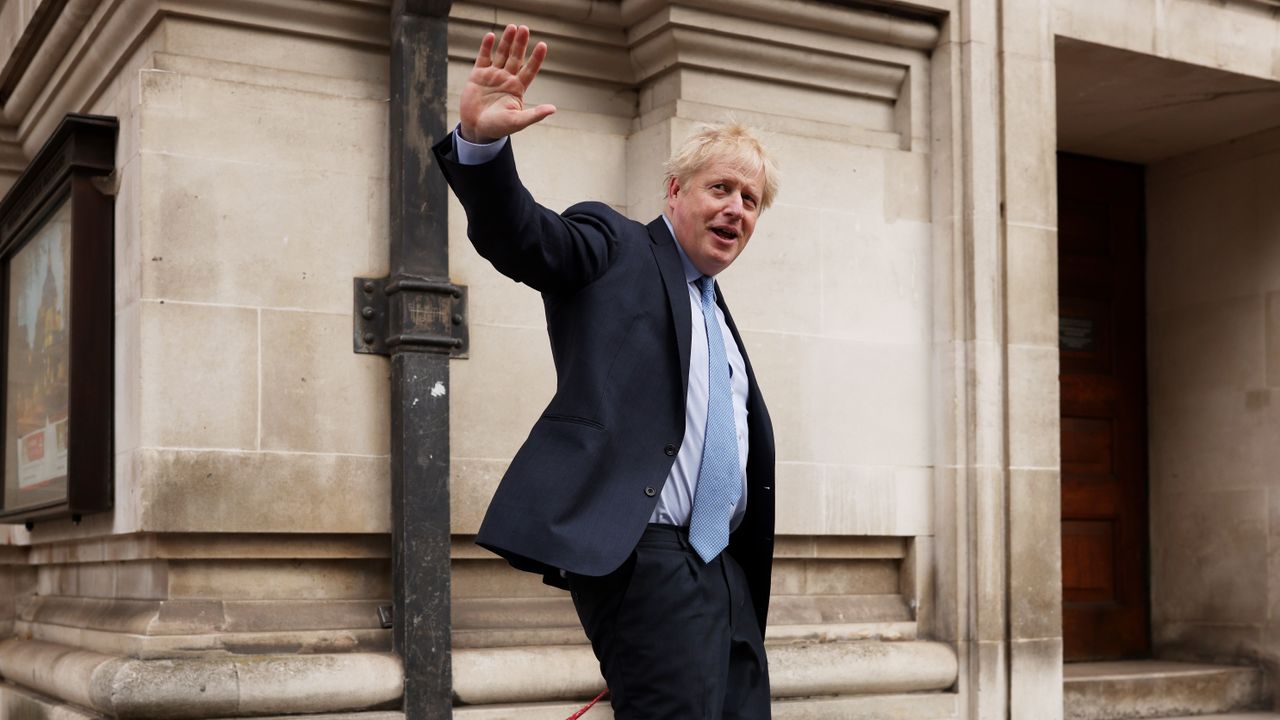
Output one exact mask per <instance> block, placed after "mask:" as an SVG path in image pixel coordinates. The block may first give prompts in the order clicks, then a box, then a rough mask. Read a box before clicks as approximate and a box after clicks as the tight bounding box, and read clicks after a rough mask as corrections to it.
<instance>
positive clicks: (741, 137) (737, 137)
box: [663, 122, 778, 211]
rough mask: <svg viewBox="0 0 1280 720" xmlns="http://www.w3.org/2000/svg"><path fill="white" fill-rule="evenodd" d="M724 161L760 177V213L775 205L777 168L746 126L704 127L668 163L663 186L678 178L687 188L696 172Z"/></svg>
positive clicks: (735, 124)
mask: <svg viewBox="0 0 1280 720" xmlns="http://www.w3.org/2000/svg"><path fill="white" fill-rule="evenodd" d="M717 161H723V162H726V163H729V164H731V165H733V166H735V167H737V168H739V169H741V170H744V171H746V172H748V173H751V174H759V175H760V177H761V180H762V185H763V187H762V188H761V190H760V210H761V211H763V210H765V209H767V208H768V207H769V206H770V205H771V204H773V198H774V197H776V196H777V194H778V167H777V165H775V164H774V162H773V158H772V157H770V156H769V153H768V152H766V151H765V149H764V144H763V143H761V142H760V139H759V138H757V137H756V136H755V134H754V133H752V132H751V130H750V129H748V128H747V127H746V126H745V125H742V124H741V123H737V122H729V123H725V124H723V125H704V126H702V127H701V128H700V129H699V130H698V131H697V132H695V133H694V134H693V135H690V136H689V139H687V140H685V141H684V145H682V146H681V147H680V149H679V150H676V152H675V153H674V154H673V155H672V156H671V158H670V159H668V160H667V162H666V165H664V166H663V169H664V170H665V171H666V178H665V180H664V181H663V183H664V184H666V185H669V184H670V183H671V179H672V178H675V179H676V180H678V181H679V182H680V184H681V185H685V184H687V183H688V182H689V180H690V178H692V177H693V175H694V173H696V172H698V171H699V170H701V169H702V168H704V167H707V166H708V165H711V164H712V163H714V162H717Z"/></svg>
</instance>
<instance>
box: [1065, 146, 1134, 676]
mask: <svg viewBox="0 0 1280 720" xmlns="http://www.w3.org/2000/svg"><path fill="white" fill-rule="evenodd" d="M1058 197H1059V203H1058V298H1059V325H1058V344H1059V360H1060V375H1059V378H1060V392H1061V408H1062V409H1061V428H1062V595H1063V618H1062V624H1063V640H1064V653H1065V659H1066V660H1068V661H1072V660H1104V659H1105V660H1114V659H1121V658H1135V657H1145V656H1147V655H1148V654H1149V653H1150V649H1151V643H1150V608H1149V602H1148V597H1149V593H1148V580H1147V579H1148V577H1149V573H1148V559H1147V558H1148V555H1147V422H1146V412H1147V408H1146V387H1147V378H1146V374H1147V369H1146V340H1145V331H1146V328H1145V322H1146V308H1145V290H1144V288H1145V283H1144V272H1145V250H1144V248H1145V241H1144V222H1143V218H1144V216H1145V212H1144V202H1143V197H1144V189H1143V168H1142V166H1140V165H1133V164H1129V163H1121V162H1114V161H1109V160H1102V159H1098V158H1091V157H1086V156H1080V155H1071V154H1066V153H1063V154H1060V155H1059V156H1058Z"/></svg>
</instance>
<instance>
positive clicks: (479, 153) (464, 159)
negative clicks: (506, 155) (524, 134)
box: [453, 125, 507, 165]
mask: <svg viewBox="0 0 1280 720" xmlns="http://www.w3.org/2000/svg"><path fill="white" fill-rule="evenodd" d="M506 144H507V138H505V137H504V138H499V139H497V140H494V141H493V142H491V143H473V142H467V141H466V140H465V139H463V137H462V126H461V125H459V126H458V127H457V128H455V129H454V131H453V149H454V150H455V151H456V152H457V153H458V164H459V165H483V164H485V163H487V162H489V161H490V160H492V159H494V158H496V157H498V153H500V152H502V148H503V146H505V145H506Z"/></svg>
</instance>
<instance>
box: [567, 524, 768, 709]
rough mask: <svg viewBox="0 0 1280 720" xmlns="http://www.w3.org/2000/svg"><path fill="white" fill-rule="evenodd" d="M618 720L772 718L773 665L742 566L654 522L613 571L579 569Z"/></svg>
mask: <svg viewBox="0 0 1280 720" xmlns="http://www.w3.org/2000/svg"><path fill="white" fill-rule="evenodd" d="M568 581H569V589H570V592H571V593H572V595H573V604H574V607H576V608H577V610H578V618H579V619H580V620H581V621H582V627H583V629H584V630H586V632H587V637H588V638H589V639H590V640H591V647H592V649H593V650H595V654H596V658H598V659H599V660H600V670H601V672H602V673H603V675H604V678H605V682H607V683H608V685H609V696H610V702H611V703H612V704H613V713H614V717H615V718H617V719H618V720H646V719H649V718H652V719H653V720H722V719H723V720H730V719H732V720H738V719H739V718H741V719H743V720H746V719H748V718H749V719H750V720H767V719H768V718H769V717H770V714H769V670H768V664H767V661H766V659H765V652H764V642H763V640H762V638H761V637H760V628H759V626H758V624H757V623H756V617H755V610H754V609H753V606H752V603H751V598H750V596H749V594H748V590H747V580H746V576H745V575H744V574H743V572H742V568H741V567H740V566H739V565H738V563H737V562H736V561H735V560H734V559H733V558H732V557H731V556H730V555H729V554H728V553H721V554H720V556H719V557H717V558H716V559H715V560H712V561H711V562H710V563H707V564H703V562H702V560H701V559H700V558H699V557H698V555H697V553H695V552H694V551H693V549H692V548H690V547H689V538H688V531H687V530H686V529H684V528H677V527H673V526H670V525H650V526H649V527H648V529H646V530H645V533H644V536H643V537H642V538H641V539H640V544H639V545H637V546H636V549H635V551H634V552H633V553H632V554H631V556H630V557H629V558H628V559H627V561H626V562H624V563H623V564H622V566H621V567H619V568H618V569H617V570H615V571H613V572H612V573H610V574H608V575H605V576H603V577H588V576H584V575H572V574H571V575H569V577H568Z"/></svg>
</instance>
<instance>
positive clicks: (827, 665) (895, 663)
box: [769, 641, 956, 698]
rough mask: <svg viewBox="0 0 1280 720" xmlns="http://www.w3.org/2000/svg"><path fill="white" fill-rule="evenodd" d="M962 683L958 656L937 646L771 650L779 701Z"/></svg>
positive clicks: (852, 644) (876, 644) (828, 646)
mask: <svg viewBox="0 0 1280 720" xmlns="http://www.w3.org/2000/svg"><path fill="white" fill-rule="evenodd" d="M955 679H956V656H955V652H954V651H953V650H952V649H951V648H950V647H949V646H947V645H943V644H942V643H932V642H923V641H917V642H898V643H893V642H848V643H839V642H837V643H821V644H795V645H780V646H775V647H772V648H769V681H770V687H771V689H772V691H773V697H775V698H785V697H803V696H816V695H853V694H878V693H898V692H922V691H931V690H932V691H936V690H942V689H944V688H948V687H950V686H951V685H952V684H953V683H954V682H955Z"/></svg>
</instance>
